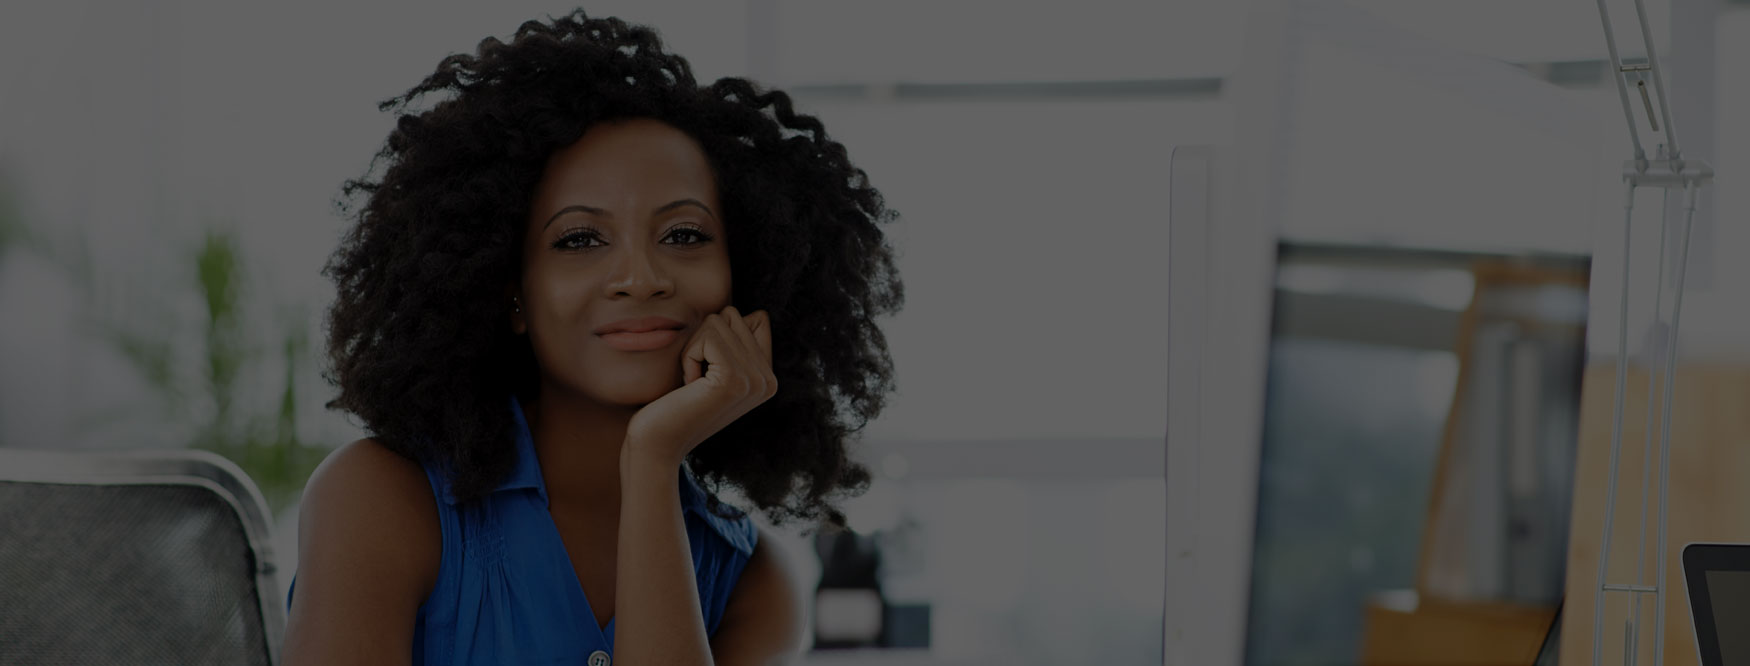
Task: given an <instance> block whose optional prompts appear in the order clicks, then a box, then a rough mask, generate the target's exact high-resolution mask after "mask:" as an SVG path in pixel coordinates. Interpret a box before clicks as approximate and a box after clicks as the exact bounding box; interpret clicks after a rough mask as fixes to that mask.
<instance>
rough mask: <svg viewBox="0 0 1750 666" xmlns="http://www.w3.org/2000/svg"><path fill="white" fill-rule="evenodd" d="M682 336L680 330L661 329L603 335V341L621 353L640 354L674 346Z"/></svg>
mask: <svg viewBox="0 0 1750 666" xmlns="http://www.w3.org/2000/svg"><path fill="white" fill-rule="evenodd" d="M680 336H681V332H680V331H678V330H675V329H659V330H655V331H642V332H638V333H627V332H624V331H622V332H619V333H609V334H607V335H603V336H602V340H605V341H607V343H608V346H609V347H613V348H614V349H618V350H620V351H629V352H639V351H652V350H656V349H662V348H663V347H667V346H669V345H670V344H673V343H674V341H675V340H677V339H679V338H680Z"/></svg>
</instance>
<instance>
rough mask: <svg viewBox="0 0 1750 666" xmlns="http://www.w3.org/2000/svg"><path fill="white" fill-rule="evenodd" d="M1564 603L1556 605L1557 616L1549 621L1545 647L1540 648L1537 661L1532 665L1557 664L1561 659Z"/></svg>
mask: <svg viewBox="0 0 1750 666" xmlns="http://www.w3.org/2000/svg"><path fill="white" fill-rule="evenodd" d="M1562 605H1563V604H1557V605H1556V617H1555V619H1553V620H1550V621H1549V634H1548V635H1546V636H1544V637H1543V647H1541V648H1538V650H1537V661H1535V662H1532V666H1556V663H1557V662H1558V661H1560V659H1561V648H1562Z"/></svg>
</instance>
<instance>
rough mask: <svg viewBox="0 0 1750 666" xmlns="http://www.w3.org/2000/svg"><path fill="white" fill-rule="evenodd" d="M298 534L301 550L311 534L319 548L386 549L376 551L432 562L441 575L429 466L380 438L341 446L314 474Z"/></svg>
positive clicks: (414, 561) (364, 551) (302, 505)
mask: <svg viewBox="0 0 1750 666" xmlns="http://www.w3.org/2000/svg"><path fill="white" fill-rule="evenodd" d="M298 533H299V544H300V547H299V550H300V551H301V550H303V544H304V542H305V539H304V537H306V536H308V537H312V538H313V541H312V542H311V544H312V545H314V546H317V547H319V548H327V547H330V546H332V547H338V548H342V549H345V550H348V551H353V550H358V551H361V552H360V554H361V555H367V556H368V555H371V554H372V553H373V551H381V552H377V553H376V554H379V555H384V556H392V557H394V558H395V559H397V560H400V561H401V563H402V564H409V563H412V564H429V572H430V573H431V574H432V576H434V577H435V576H436V574H437V555H438V550H437V549H438V548H439V547H440V546H441V544H442V535H441V533H440V527H439V524H438V516H437V500H436V497H435V496H434V495H433V493H432V489H431V484H430V482H428V481H427V479H426V475H425V469H424V468H422V467H421V466H420V465H419V463H418V462H415V461H413V460H411V459H409V458H407V457H405V456H402V455H401V454H399V453H396V452H395V451H393V450H390V449H389V447H387V446H385V445H383V443H382V442H379V441H377V440H375V439H370V438H366V439H360V440H357V441H354V442H352V443H349V444H345V445H342V446H340V447H339V448H336V449H335V450H334V451H333V452H332V453H330V454H328V457H327V458H325V459H323V461H322V464H320V465H318V466H317V467H316V470H315V471H314V472H313V473H311V475H310V481H309V483H308V484H307V485H305V488H304V496H303V499H302V501H301V503H300V508H299V520H298ZM300 561H302V558H301V557H300ZM416 570H418V571H426V570H427V567H417V569H416Z"/></svg>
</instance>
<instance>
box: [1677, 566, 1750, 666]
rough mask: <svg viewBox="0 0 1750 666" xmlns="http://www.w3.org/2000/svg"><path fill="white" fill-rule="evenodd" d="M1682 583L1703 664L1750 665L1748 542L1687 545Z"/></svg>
mask: <svg viewBox="0 0 1750 666" xmlns="http://www.w3.org/2000/svg"><path fill="white" fill-rule="evenodd" d="M1683 583H1684V588H1685V589H1687V590H1688V592H1689V616H1690V619H1692V620H1694V621H1695V647H1696V650H1697V651H1698V652H1700V653H1701V654H1700V656H1701V666H1750V631H1746V630H1745V628H1746V627H1750V544H1725V543H1692V544H1689V545H1687V546H1684V547H1683Z"/></svg>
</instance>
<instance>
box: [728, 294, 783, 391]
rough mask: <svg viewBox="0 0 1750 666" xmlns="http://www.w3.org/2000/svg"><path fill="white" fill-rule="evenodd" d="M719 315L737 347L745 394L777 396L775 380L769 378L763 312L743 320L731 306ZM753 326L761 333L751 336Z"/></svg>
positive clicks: (768, 335)
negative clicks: (736, 341) (722, 316)
mask: <svg viewBox="0 0 1750 666" xmlns="http://www.w3.org/2000/svg"><path fill="white" fill-rule="evenodd" d="M723 312H724V323H725V324H726V326H727V328H728V329H729V330H730V331H731V332H732V334H733V335H734V336H735V338H736V339H737V340H739V341H740V343H741V344H740V352H741V357H740V358H742V359H743V360H742V361H739V363H740V367H741V368H744V376H745V381H746V382H747V383H748V386H747V388H748V390H749V393H751V394H755V395H759V396H761V397H762V398H764V397H770V396H771V395H772V394H773V393H776V392H777V377H776V376H774V375H773V374H772V354H771V332H770V330H769V328H768V327H767V326H766V321H767V320H766V316H767V315H766V312H765V311H764V310H759V311H755V312H754V313H753V314H750V315H746V316H743V315H742V314H741V312H740V311H739V310H737V309H735V306H729V307H727V308H724V310H723ZM755 326H758V327H759V329H760V330H761V333H755V332H754V327H755ZM762 335H763V336H764V338H763V339H762V337H761V336H762Z"/></svg>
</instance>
